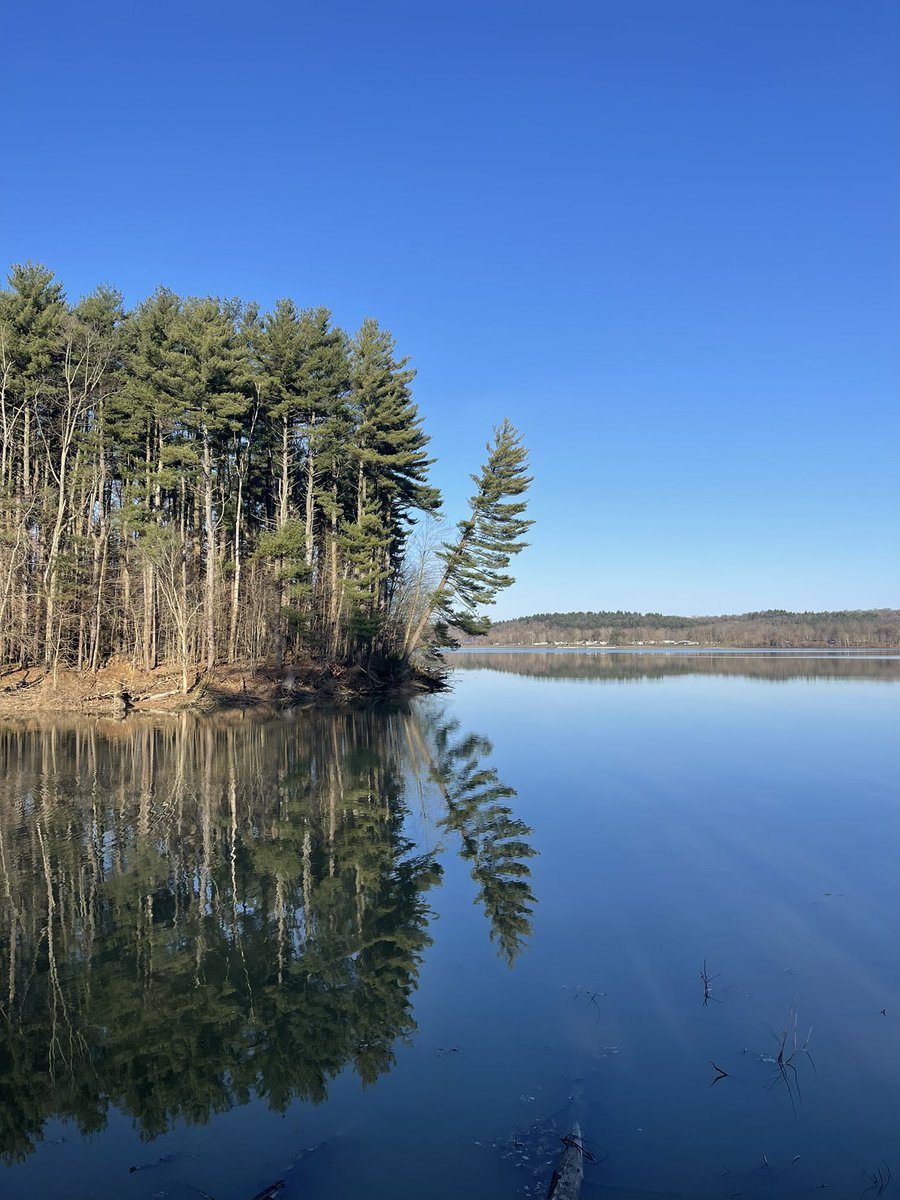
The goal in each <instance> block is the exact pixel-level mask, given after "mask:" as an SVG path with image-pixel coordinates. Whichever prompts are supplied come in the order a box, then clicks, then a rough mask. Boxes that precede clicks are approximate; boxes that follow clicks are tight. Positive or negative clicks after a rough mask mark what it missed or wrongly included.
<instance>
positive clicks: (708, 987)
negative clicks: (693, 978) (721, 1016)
mask: <svg viewBox="0 0 900 1200" xmlns="http://www.w3.org/2000/svg"><path fill="white" fill-rule="evenodd" d="M700 978H701V979H702V980H703V1007H704V1008H706V1006H707V1004H709V1002H710V1000H715V1002H716V1004H721V1003H722V1001H721V1000H719V999H718V998H717V997H716V996H714V995H713V994H712V984H713V980H714V979H718V978H719V976H718V975H710V973H709V972H708V971H707V969H706V959H705V958H704V960H703V970H702V971H701V972H700Z"/></svg>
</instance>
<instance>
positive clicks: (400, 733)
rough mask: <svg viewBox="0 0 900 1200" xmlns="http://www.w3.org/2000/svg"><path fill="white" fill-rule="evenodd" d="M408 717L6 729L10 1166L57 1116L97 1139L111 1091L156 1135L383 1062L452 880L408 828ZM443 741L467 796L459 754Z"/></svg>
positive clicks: (368, 1071)
mask: <svg viewBox="0 0 900 1200" xmlns="http://www.w3.org/2000/svg"><path fill="white" fill-rule="evenodd" d="M413 727H415V728H416V729H418V723H417V722H416V720H415V718H414V717H413V716H411V715H410V714H408V713H405V712H401V711H393V712H389V713H384V712H371V711H370V712H341V713H326V712H321V711H320V712H304V713H301V714H294V715H292V716H290V717H288V718H287V719H285V720H284V722H283V724H282V725H281V727H278V726H275V725H273V724H272V723H255V722H247V721H242V722H240V723H235V724H229V723H224V722H222V721H217V722H216V723H215V724H212V723H207V722H202V721H195V720H188V719H184V720H183V721H182V722H181V723H180V724H179V725H177V726H176V725H172V724H166V725H160V726H154V725H152V724H150V723H138V722H131V721H129V722H126V723H123V724H116V725H111V726H109V727H108V728H101V727H98V726H95V725H92V726H90V727H86V728H80V729H66V730H62V729H48V730H43V731H36V732H28V731H25V730H22V729H18V730H4V731H0V1074H2V1075H3V1078H4V1082H5V1086H4V1089H3V1092H2V1095H0V1156H2V1157H3V1158H4V1159H5V1160H6V1161H12V1160H14V1159H16V1158H21V1157H24V1156H25V1155H26V1154H27V1153H29V1152H30V1150H31V1149H33V1147H34V1144H35V1141H36V1140H37V1139H39V1137H40V1130H41V1127H42V1125H43V1123H44V1121H45V1120H46V1119H47V1118H48V1117H50V1116H54V1115H55V1116H60V1117H63V1118H71V1119H72V1120H74V1121H75V1122H76V1123H77V1124H78V1126H79V1128H80V1129H82V1130H83V1131H84V1132H90V1131H95V1130H98V1129H102V1128H103V1126H104V1125H105V1122H106V1113H107V1109H108V1107H109V1106H110V1105H113V1106H115V1107H117V1108H119V1109H121V1110H122V1111H125V1112H127V1113H129V1114H131V1116H132V1117H133V1118H134V1120H135V1122H136V1124H137V1126H138V1127H139V1128H140V1130H141V1132H142V1134H144V1135H145V1136H148V1137H152V1136H154V1135H156V1134H158V1133H160V1132H162V1131H163V1130H165V1129H167V1128H168V1127H170V1125H171V1124H172V1122H173V1121H175V1120H176V1119H184V1120H188V1121H194V1122H197V1121H206V1120H207V1119H208V1118H209V1116H210V1114H212V1113H215V1112H219V1111H223V1110H225V1109H228V1108H230V1107H232V1106H233V1105H235V1104H239V1103H244V1102H246V1101H247V1100H248V1099H250V1098H251V1097H252V1096H254V1095H258V1096H264V1097H265V1098H266V1099H267V1101H268V1102H269V1103H270V1104H271V1105H272V1106H273V1107H274V1108H276V1109H283V1108H284V1107H285V1106H286V1105H287V1104H289V1103H290V1102H291V1101H292V1100H293V1099H296V1098H300V1099H304V1100H309V1101H313V1102H318V1101H321V1100H322V1099H324V1098H325V1096H326V1093H327V1088H328V1083H329V1081H330V1079H332V1078H333V1077H334V1076H335V1075H336V1074H337V1072H339V1071H340V1070H342V1069H343V1068H344V1067H345V1066H346V1065H348V1064H352V1066H353V1067H354V1069H355V1070H356V1072H357V1074H358V1075H359V1077H360V1078H361V1079H362V1080H363V1082H366V1083H368V1082H371V1081H373V1080H374V1079H376V1078H377V1077H378V1076H379V1074H381V1073H382V1072H384V1071H386V1070H388V1069H390V1067H391V1065H392V1062H393V1047H394V1044H395V1042H396V1040H397V1039H398V1038H401V1037H405V1036H409V1035H410V1034H412V1033H413V1032H414V1030H415V1023H414V1020H413V1018H412V1013H411V999H412V995H413V992H414V990H415V987H416V983H417V978H418V971H419V966H420V963H421V958H422V954H423V952H424V951H425V949H426V948H427V946H428V945H429V944H430V938H429V935H428V931H427V927H428V919H429V909H428V904H427V899H426V892H427V891H428V889H429V888H431V887H432V886H434V885H435V884H436V883H437V882H438V881H439V880H440V876H441V868H440V865H439V864H438V862H437V861H436V857H435V855H434V854H433V853H429V854H421V853H418V852H416V849H415V847H414V846H413V844H412V843H411V842H410V841H409V840H408V838H407V837H406V836H405V834H404V822H405V819H406V816H407V798H406V786H407V781H408V777H409V751H410V746H411V745H412V744H413V740H414V739H413V738H412V737H411V733H410V731H411V729H412V728H413ZM417 736H420V735H417ZM474 752H475V751H474V750H473V753H474ZM442 753H443V755H444V759H445V760H446V762H445V766H446V769H447V772H448V774H446V775H445V776H442V779H443V780H444V782H442V785H441V786H442V788H444V789H446V790H445V794H446V795H447V796H450V797H453V801H452V802H453V803H454V804H458V805H462V806H463V807H464V805H465V803H466V801H465V799H464V797H463V795H462V791H461V790H460V789H461V787H462V783H463V774H464V772H463V768H464V767H465V763H463V762H462V760H461V759H460V758H459V756H457V757H456V758H454V757H453V755H452V754H448V752H447V751H446V749H445V750H443V751H442ZM435 761H436V762H437V761H438V760H437V759H436V760H435ZM467 761H468V760H467ZM451 768H452V770H451ZM475 774H477V772H475ZM449 805H450V802H449V801H448V809H447V813H448V819H449V814H450V807H449ZM470 824H471V822H470ZM473 828H474V826H473ZM479 836H480V835H479ZM479 870H482V873H484V871H486V870H487V860H486V859H484V860H483V861H480V862H479ZM479 881H480V886H481V888H482V891H483V894H484V897H485V906H486V908H487V909H488V912H489V915H490V916H491V920H492V925H493V926H494V928H499V927H498V926H497V924H496V918H495V916H494V915H493V914H494V913H495V912H497V913H499V912H500V910H501V909H502V907H503V906H502V905H500V906H499V907H498V905H497V904H496V903H495V902H494V901H493V900H490V901H489V899H488V896H489V893H490V880H489V879H488V877H487V875H485V877H484V882H482V880H481V877H480V876H479ZM501 925H502V920H501ZM500 936H501V944H505V942H504V938H505V937H506V935H505V934H502V933H501V934H500Z"/></svg>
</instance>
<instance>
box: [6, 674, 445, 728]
mask: <svg viewBox="0 0 900 1200" xmlns="http://www.w3.org/2000/svg"><path fill="white" fill-rule="evenodd" d="M192 679H193V682H192V685H191V686H190V688H189V689H188V691H187V692H186V693H185V692H183V691H182V688H181V668H180V667H178V666H174V665H172V664H164V665H162V666H159V667H155V668H154V669H153V670H152V671H141V670H135V669H134V668H132V666H131V665H130V664H129V663H121V662H119V663H115V662H114V663H110V664H108V665H107V666H105V667H101V668H100V670H99V671H97V672H89V671H78V670H77V669H76V668H74V667H65V668H61V669H60V670H59V671H58V672H57V673H56V678H55V680H54V676H53V671H52V670H51V669H48V668H46V667H44V666H43V665H41V666H38V667H29V668H26V669H25V670H21V669H19V668H16V669H15V670H6V671H4V672H3V673H2V674H0V720H6V719H16V718H20V717H35V716H57V715H66V716H72V717H75V716H84V717H118V718H123V717H126V716H127V715H128V714H129V713H136V714H141V713H143V714H146V715H169V714H173V715H174V714H178V713H184V712H190V713H196V714H203V713H206V714H213V713H219V712H230V711H235V710H238V711H239V710H246V709H258V710H265V709H271V710H279V709H285V708H295V707H298V706H303V705H306V704H323V705H324V704H329V705H333V704H352V703H355V702H357V701H364V700H391V699H403V698H406V697H409V696H414V695H421V694H423V693H428V692H437V691H442V690H444V688H445V687H446V686H447V685H446V682H445V680H444V679H443V678H442V677H441V676H438V675H429V674H427V673H425V672H424V671H420V670H418V669H416V668H414V667H406V668H405V669H404V670H402V671H398V672H395V673H394V674H393V675H387V676H385V675H379V674H375V673H374V672H372V671H370V670H367V669H366V668H365V667H362V666H359V665H352V666H345V665H343V664H337V663H323V662H317V661H314V660H312V659H309V660H304V661H303V662H294V663H290V664H287V665H285V666H284V667H282V668H280V669H278V670H276V669H275V668H274V667H272V666H271V665H268V664H257V665H256V666H255V667H254V666H253V665H252V664H249V663H233V664H229V665H223V666H220V667H214V668H213V669H212V670H211V671H204V670H202V669H199V668H198V669H195V670H194V671H193V672H192Z"/></svg>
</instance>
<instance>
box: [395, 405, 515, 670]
mask: <svg viewBox="0 0 900 1200" xmlns="http://www.w3.org/2000/svg"><path fill="white" fill-rule="evenodd" d="M486 448H487V450H488V459H487V462H486V463H485V464H484V466H483V467H482V468H481V473H480V474H479V475H473V476H472V481H473V482H474V484H475V486H476V491H475V494H474V495H473V496H471V497H470V499H469V515H468V517H467V518H466V519H465V520H463V521H460V522H459V524H458V525H457V531H458V535H457V538H456V540H455V541H454V542H444V544H443V546H442V547H441V549H440V551H439V552H438V558H439V559H440V561H441V562H442V563H443V571H442V573H441V576H440V581H439V583H438V585H437V587H436V588H435V589H434V590H433V591H432V592H431V594H430V596H429V598H428V601H427V603H426V604H425V606H424V608H423V610H422V611H421V612H420V613H419V614H418V616H417V617H416V616H413V618H412V619H411V620H410V622H409V625H408V628H407V634H406V639H405V644H404V648H403V650H404V657H406V658H408V657H409V656H410V655H411V654H412V653H413V651H414V650H415V649H416V647H417V646H418V645H419V643H420V642H421V640H422V638H423V636H424V635H425V631H426V629H427V628H428V626H429V625H431V626H432V632H433V639H432V644H436V645H441V644H443V645H448V644H453V643H452V642H451V640H450V638H449V631H450V628H451V627H452V628H455V629H460V630H462V632H463V633H468V634H471V635H479V634H484V633H486V632H487V630H488V629H489V628H490V619H489V618H488V617H486V616H484V615H480V614H479V611H478V610H479V609H480V608H483V607H485V606H488V605H491V604H493V603H494V601H495V599H496V597H497V593H498V592H500V591H502V590H503V589H504V588H507V587H509V586H510V585H511V584H512V583H514V582H515V580H514V579H513V577H512V576H511V575H508V574H506V568H507V567H508V566H509V563H510V559H511V558H512V557H513V555H514V554H519V553H520V551H522V550H524V549H525V547H526V546H527V545H528V543H527V542H526V541H524V540H523V539H524V536H525V533H526V532H527V530H528V528H529V527H530V526H531V525H533V524H534V522H533V521H530V520H527V519H526V518H525V516H524V513H525V509H526V502H525V500H524V499H523V498H522V497H523V496H524V494H525V492H526V491H527V490H528V487H529V485H530V484H531V482H532V476H530V475H529V474H528V452H527V450H526V449H525V447H524V445H523V444H522V436H521V434H520V433H519V432H518V430H517V429H516V428H515V426H514V425H513V424H512V423H511V422H510V421H509V420H508V419H506V418H504V420H503V424H502V425H499V426H498V427H497V428H495V430H494V440H493V443H491V442H488V443H487V447H486Z"/></svg>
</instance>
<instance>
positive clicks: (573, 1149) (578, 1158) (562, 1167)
mask: <svg viewBox="0 0 900 1200" xmlns="http://www.w3.org/2000/svg"><path fill="white" fill-rule="evenodd" d="M562 1141H563V1145H564V1147H565V1149H564V1150H563V1152H562V1155H561V1157H560V1160H559V1163H558V1164H557V1167H556V1170H555V1171H554V1172H553V1178H552V1179H551V1180H550V1189H549V1191H548V1192H547V1200H578V1197H579V1196H580V1194H581V1184H582V1181H583V1179H584V1147H583V1145H582V1143H581V1126H580V1125H579V1124H578V1123H577V1122H576V1123H575V1125H574V1126H573V1128H572V1132H571V1133H570V1134H568V1135H567V1136H566V1137H564V1138H563V1139H562Z"/></svg>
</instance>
